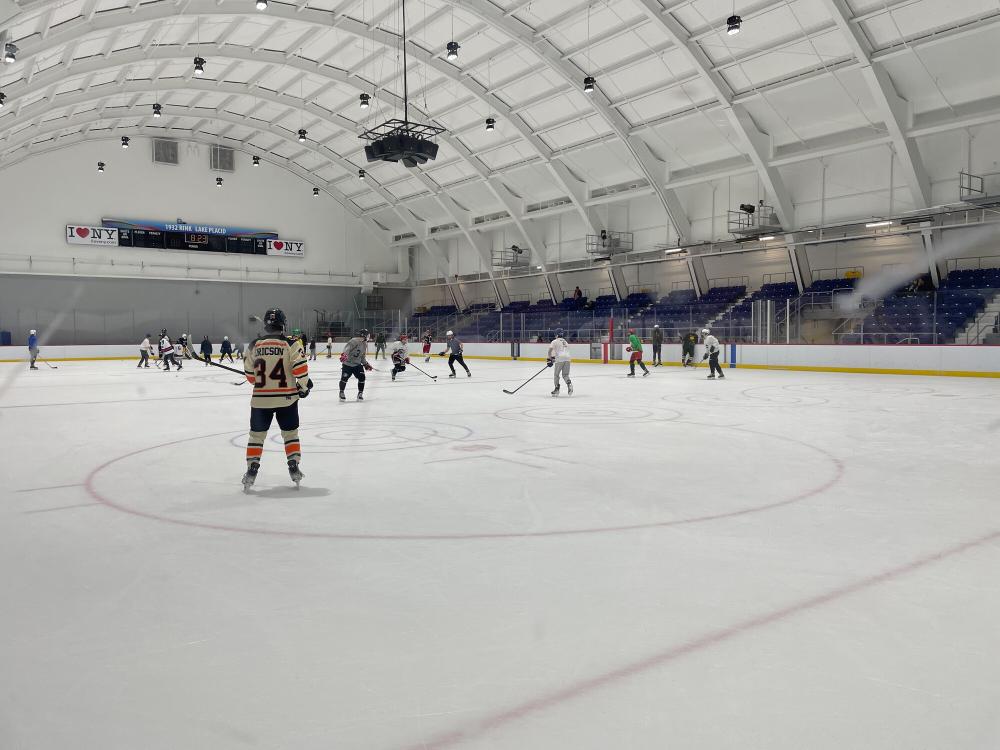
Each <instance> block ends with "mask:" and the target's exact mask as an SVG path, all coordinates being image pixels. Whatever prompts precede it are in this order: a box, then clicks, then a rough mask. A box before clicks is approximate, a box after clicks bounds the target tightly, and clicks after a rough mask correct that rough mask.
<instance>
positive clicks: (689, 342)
mask: <svg viewBox="0 0 1000 750" xmlns="http://www.w3.org/2000/svg"><path fill="white" fill-rule="evenodd" d="M697 343H698V334H697V333H695V332H694V331H689V332H688V333H686V334H684V336H683V337H681V364H682V365H684V366H685V367H694V347H695V344H697Z"/></svg>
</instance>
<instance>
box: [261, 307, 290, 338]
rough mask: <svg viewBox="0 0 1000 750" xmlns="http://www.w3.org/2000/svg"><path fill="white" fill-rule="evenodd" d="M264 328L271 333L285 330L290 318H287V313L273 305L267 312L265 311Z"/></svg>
mask: <svg viewBox="0 0 1000 750" xmlns="http://www.w3.org/2000/svg"><path fill="white" fill-rule="evenodd" d="M263 320H264V330H265V331H269V332H270V333H277V332H278V331H283V330H285V323H287V322H288V320H287V319H286V318H285V313H283V312H282V311H281V310H279V309H278V308H277V307H272V308H271V309H270V310H268V311H267V312H266V313H264V318H263Z"/></svg>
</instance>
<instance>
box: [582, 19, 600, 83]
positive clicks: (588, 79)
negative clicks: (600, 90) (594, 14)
mask: <svg viewBox="0 0 1000 750" xmlns="http://www.w3.org/2000/svg"><path fill="white" fill-rule="evenodd" d="M593 69H594V61H593V60H592V59H591V58H590V4H589V3H588V4H587V70H593ZM596 84H597V79H596V78H594V76H592V75H590V74H589V73H588V74H587V75H585V76H584V77H583V93H585V94H593V93H594V86H595V85H596Z"/></svg>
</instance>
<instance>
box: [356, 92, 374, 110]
mask: <svg viewBox="0 0 1000 750" xmlns="http://www.w3.org/2000/svg"><path fill="white" fill-rule="evenodd" d="M358 99H359V102H358V106H360V107H361V109H368V106H369V104H371V99H372V98H371V96H369V95H368V94H362V95H361V96H360V97H358Z"/></svg>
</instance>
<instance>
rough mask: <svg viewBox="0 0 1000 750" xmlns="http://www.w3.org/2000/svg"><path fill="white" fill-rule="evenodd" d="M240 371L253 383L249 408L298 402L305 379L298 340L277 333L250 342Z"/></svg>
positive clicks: (305, 367) (306, 367) (306, 370)
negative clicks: (300, 388)
mask: <svg viewBox="0 0 1000 750" xmlns="http://www.w3.org/2000/svg"><path fill="white" fill-rule="evenodd" d="M243 371H244V372H245V373H246V376H247V381H249V382H250V383H252V384H253V397H252V398H251V399H250V406H253V407H256V408H259V409H277V408H281V407H283V406H290V405H291V404H294V403H295V402H296V401H298V399H299V386H300V384H301V387H302V389H303V390H305V388H306V383H307V382H308V380H309V363H308V362H307V361H306V353H305V349H303V348H302V340H301V339H299V338H296V337H289V336H282V335H281V334H274V335H264V336H262V337H260V338H258V339H254V340H253V341H252V342H251V343H250V345H249V346H248V347H247V350H246V353H245V354H244V355H243Z"/></svg>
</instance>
